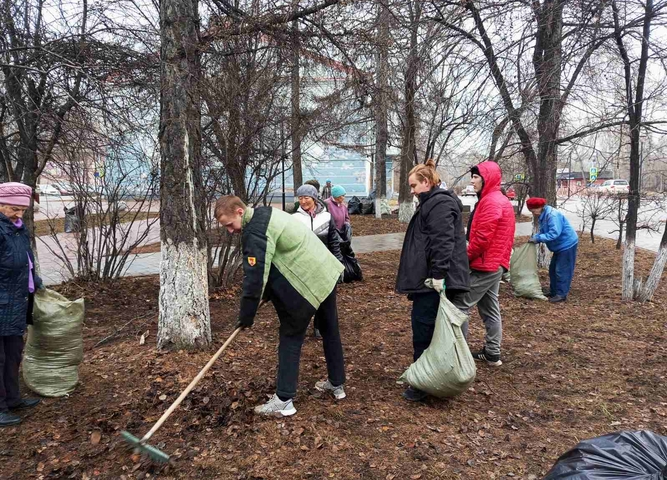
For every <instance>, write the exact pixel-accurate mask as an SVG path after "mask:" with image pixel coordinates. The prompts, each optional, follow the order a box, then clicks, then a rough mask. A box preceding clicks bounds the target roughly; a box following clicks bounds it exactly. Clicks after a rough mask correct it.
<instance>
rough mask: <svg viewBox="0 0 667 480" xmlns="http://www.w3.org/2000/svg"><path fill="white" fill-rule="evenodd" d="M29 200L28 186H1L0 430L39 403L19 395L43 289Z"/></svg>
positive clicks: (18, 420)
mask: <svg viewBox="0 0 667 480" xmlns="http://www.w3.org/2000/svg"><path fill="white" fill-rule="evenodd" d="M31 197H32V188H30V187H28V186H27V185H23V184H22V183H1V184H0V427H7V426H10V425H16V424H17V423H20V422H21V417H19V416H18V415H16V414H15V412H17V411H18V410H21V409H24V408H29V407H34V406H35V405H37V404H38V403H39V400H38V399H36V398H21V395H20V393H19V365H20V364H21V357H22V353H23V333H24V332H25V330H26V324H27V323H28V322H30V323H32V322H31V320H32V301H33V294H34V292H35V290H36V289H37V288H41V287H42V281H41V280H40V278H39V277H38V276H37V275H36V274H35V269H34V261H35V257H34V256H33V253H32V250H31V248H30V237H29V236H28V230H27V229H26V228H25V225H23V220H22V217H23V214H24V213H25V212H26V210H27V209H28V208H30V199H31Z"/></svg>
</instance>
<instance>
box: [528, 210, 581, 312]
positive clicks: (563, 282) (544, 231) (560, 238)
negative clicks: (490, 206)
mask: <svg viewBox="0 0 667 480" xmlns="http://www.w3.org/2000/svg"><path fill="white" fill-rule="evenodd" d="M526 206H527V207H528V210H530V213H532V214H533V216H535V217H537V221H538V223H539V227H538V228H539V233H537V234H535V235H533V236H532V237H531V239H530V240H529V241H530V242H532V243H544V244H546V246H547V248H548V249H549V250H551V251H552V252H553V255H552V257H551V263H550V264H549V293H548V294H547V296H548V297H549V301H550V302H551V303H558V302H564V301H566V300H567V295H568V294H569V293H570V286H571V285H572V277H573V276H574V266H575V264H576V262H577V247H578V245H579V236H578V235H577V232H575V231H574V228H572V225H570V222H568V221H567V218H565V216H564V215H563V214H562V213H561V212H559V211H558V210H556V209H555V208H553V207H552V206H550V205H547V201H546V199H544V198H539V197H532V198H529V199H528V200H527V201H526Z"/></svg>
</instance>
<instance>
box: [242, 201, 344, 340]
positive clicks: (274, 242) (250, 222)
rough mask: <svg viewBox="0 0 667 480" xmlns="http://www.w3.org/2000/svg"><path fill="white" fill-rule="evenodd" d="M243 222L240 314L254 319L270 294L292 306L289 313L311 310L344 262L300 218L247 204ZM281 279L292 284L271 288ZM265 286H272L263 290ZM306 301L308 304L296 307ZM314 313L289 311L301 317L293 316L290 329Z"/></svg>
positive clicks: (331, 286) (328, 291)
mask: <svg viewBox="0 0 667 480" xmlns="http://www.w3.org/2000/svg"><path fill="white" fill-rule="evenodd" d="M242 226H243V235H242V239H241V242H242V246H243V273H244V278H243V293H242V296H241V311H240V316H241V318H254V317H255V314H256V313H257V308H258V307H259V303H260V301H261V299H262V297H263V296H272V295H273V296H278V297H280V300H281V301H282V303H283V304H284V305H287V306H290V307H292V306H294V309H293V310H292V311H293V312H311V310H312V313H314V312H315V310H317V309H318V308H319V306H320V304H321V303H322V302H323V301H324V300H325V299H326V298H327V297H328V296H329V295H330V294H331V292H332V291H333V289H334V288H335V287H336V283H337V282H338V279H339V278H340V275H341V273H342V271H343V269H344V267H343V265H342V264H341V263H340V262H339V261H338V260H337V259H336V257H334V256H333V255H332V254H331V253H330V252H329V250H328V249H327V247H326V246H325V245H324V244H323V243H322V242H321V241H320V240H319V239H318V238H317V236H316V235H315V234H314V233H313V232H311V231H310V230H309V229H308V228H307V227H306V226H305V225H304V224H303V223H301V222H300V221H299V220H297V219H296V218H294V217H292V216H291V215H290V214H288V213H285V212H283V211H281V210H277V209H274V208H272V207H259V208H256V209H253V208H250V207H248V208H247V209H246V211H245V213H244V215H243V223H242ZM285 280H286V281H287V283H288V284H289V286H291V287H293V288H284V286H283V287H280V288H271V287H272V283H275V284H284V281H285ZM267 288H271V291H270V292H268V294H265V289H267ZM304 300H305V302H304ZM306 302H307V305H306V306H307V307H309V308H306V309H303V308H297V307H298V304H305V303H306ZM311 307H312V308H311ZM312 313H310V314H307V313H303V314H301V315H296V314H293V315H292V316H293V317H299V318H293V323H294V324H293V325H291V327H293V328H292V330H299V329H301V327H303V328H305V327H306V326H307V325H308V322H309V321H310V316H311V315H312ZM306 316H307V317H308V318H305V317H306ZM304 322H305V324H304Z"/></svg>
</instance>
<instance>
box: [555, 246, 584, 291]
mask: <svg viewBox="0 0 667 480" xmlns="http://www.w3.org/2000/svg"><path fill="white" fill-rule="evenodd" d="M577 246H578V245H575V246H574V247H570V248H568V249H567V250H563V251H561V252H556V253H554V254H553V256H552V257H551V263H550V264H549V281H550V285H549V290H550V293H551V295H552V296H553V295H560V296H561V297H567V294H568V293H570V285H571V284H572V277H573V276H574V265H575V263H576V261H577Z"/></svg>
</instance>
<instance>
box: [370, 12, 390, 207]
mask: <svg viewBox="0 0 667 480" xmlns="http://www.w3.org/2000/svg"><path fill="white" fill-rule="evenodd" d="M389 20H390V18H389V10H388V9H387V7H386V5H384V4H383V3H382V2H380V3H379V4H378V42H377V43H378V45H377V47H378V51H377V53H376V64H377V84H376V89H375V91H376V94H375V102H374V114H375V179H374V180H375V217H376V218H381V217H382V209H381V205H382V201H383V200H384V199H386V198H387V140H388V136H389V130H388V124H387V115H388V111H389V40H390V39H389Z"/></svg>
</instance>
